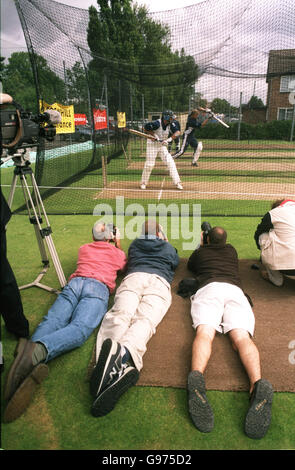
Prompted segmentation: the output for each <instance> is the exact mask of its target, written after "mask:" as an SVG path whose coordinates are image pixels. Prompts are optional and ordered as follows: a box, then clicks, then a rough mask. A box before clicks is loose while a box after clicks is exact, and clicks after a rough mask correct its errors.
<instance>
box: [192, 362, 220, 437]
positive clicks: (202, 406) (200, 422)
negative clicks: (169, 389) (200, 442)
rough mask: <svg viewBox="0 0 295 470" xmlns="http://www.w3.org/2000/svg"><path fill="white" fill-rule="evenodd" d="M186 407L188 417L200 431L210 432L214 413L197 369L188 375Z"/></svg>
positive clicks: (201, 376) (203, 381)
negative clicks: (187, 408)
mask: <svg viewBox="0 0 295 470" xmlns="http://www.w3.org/2000/svg"><path fill="white" fill-rule="evenodd" d="M188 394H189V396H188V407H189V414H190V417H191V419H192V421H193V423H194V425H195V426H196V428H197V429H198V430H199V431H200V432H204V433H207V432H211V431H212V429H213V427H214V414H213V411H212V408H211V406H210V404H209V402H208V400H207V396H206V388H205V380H204V377H203V374H201V372H198V371H192V372H190V374H189V376H188Z"/></svg>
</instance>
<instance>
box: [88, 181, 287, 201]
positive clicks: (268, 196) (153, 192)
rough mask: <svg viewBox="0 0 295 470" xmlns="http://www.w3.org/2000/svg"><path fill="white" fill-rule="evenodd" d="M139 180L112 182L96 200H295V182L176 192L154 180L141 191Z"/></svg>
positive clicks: (188, 187)
mask: <svg viewBox="0 0 295 470" xmlns="http://www.w3.org/2000/svg"><path fill="white" fill-rule="evenodd" d="M139 183H140V182H139V181H138V182H137V181H113V182H111V183H109V185H108V187H107V188H103V189H101V190H100V191H99V192H98V193H97V194H96V195H95V196H94V198H93V199H98V200H99V199H115V198H116V196H124V198H126V199H156V200H161V199H188V200H191V199H237V200H258V199H259V200H266V201H272V200H274V199H278V198H284V197H288V198H295V181H294V183H293V184H291V183H249V182H245V183H243V182H233V183H231V182H222V181H213V182H211V181H200V182H199V181H193V182H187V183H183V190H182V191H181V190H179V189H176V188H175V186H174V185H173V183H172V182H171V180H170V179H168V178H167V180H165V181H151V182H150V183H149V185H148V187H147V189H145V190H142V189H140V188H139Z"/></svg>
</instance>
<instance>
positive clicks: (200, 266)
mask: <svg viewBox="0 0 295 470" xmlns="http://www.w3.org/2000/svg"><path fill="white" fill-rule="evenodd" d="M203 234H204V232H202V234H201V246H200V247H199V248H197V249H196V250H195V251H194V252H193V253H192V255H191V256H190V258H189V260H188V265H187V266H188V269H190V270H191V271H192V272H193V273H194V274H195V275H196V280H197V283H198V290H197V292H196V293H195V295H194V296H192V297H191V316H192V321H193V327H194V328H195V330H196V336H195V339H194V342H193V346H192V363H191V372H190V373H189V375H188V406H189V413H190V416H191V418H192V421H193V423H194V425H195V426H196V428H197V429H198V430H199V431H201V432H210V431H212V429H213V426H214V415H213V410H212V408H211V406H210V404H209V402H208V400H207V396H206V387H205V379H204V375H203V374H204V372H205V369H206V367H207V364H208V361H209V359H210V356H211V350H212V345H213V340H214V337H215V334H216V331H217V332H219V333H224V334H227V333H228V336H229V338H230V340H231V342H232V346H233V348H234V350H236V351H237V352H238V353H239V356H240V359H241V361H242V364H243V366H244V368H245V370H246V372H247V375H248V378H249V382H250V407H249V410H248V413H247V415H246V420H245V433H246V435H247V436H248V437H250V438H253V439H260V438H262V437H263V436H264V435H265V434H266V432H267V430H268V428H269V426H270V422H271V406H272V398H273V390H272V386H271V384H270V383H269V382H268V381H267V380H265V379H262V378H261V368H260V356H259V352H258V349H257V347H256V345H255V344H254V342H253V341H252V338H251V337H252V336H253V334H254V325H255V318H254V314H253V311H252V308H251V306H250V303H249V301H248V298H247V297H246V295H245V294H244V292H243V290H242V285H241V279H240V275H239V265H238V255H237V252H236V250H235V248H234V247H233V246H232V245H230V244H228V243H226V239H227V233H226V231H225V230H224V229H223V228H222V227H214V228H211V229H209V230H208V232H207V233H206V235H207V236H206V239H205V242H206V243H204V236H203ZM220 364H221V365H222V362H221V363H220Z"/></svg>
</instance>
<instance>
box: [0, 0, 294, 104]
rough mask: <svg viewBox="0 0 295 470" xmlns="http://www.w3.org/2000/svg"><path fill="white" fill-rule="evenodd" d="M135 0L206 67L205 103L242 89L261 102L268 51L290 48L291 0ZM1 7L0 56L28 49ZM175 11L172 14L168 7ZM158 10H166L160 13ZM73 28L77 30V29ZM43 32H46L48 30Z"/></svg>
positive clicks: (5, 1) (76, 0)
mask: <svg viewBox="0 0 295 470" xmlns="http://www.w3.org/2000/svg"><path fill="white" fill-rule="evenodd" d="M55 1H58V2H59V3H63V4H66V5H70V6H72V7H78V8H83V9H84V10H87V9H88V7H89V6H90V5H94V6H96V7H97V2H96V0H55ZM135 1H136V3H138V4H141V5H146V6H147V8H148V10H149V11H150V12H151V13H154V12H155V13H154V18H155V19H157V17H158V18H160V19H161V20H162V21H164V22H166V23H167V24H169V25H171V34H172V36H171V41H172V44H173V47H174V49H175V50H181V48H182V47H184V48H185V52H186V53H187V54H190V55H192V56H193V57H194V58H195V60H196V63H197V64H198V65H199V66H200V68H201V67H204V70H206V73H205V74H204V75H203V76H202V77H201V78H200V79H199V80H198V83H197V88H196V91H199V92H201V93H203V94H204V95H205V96H206V98H207V99H208V100H209V101H211V100H212V99H214V98H215V97H216V96H218V97H221V98H225V99H227V100H228V101H230V102H231V103H232V104H234V105H235V106H238V105H239V100H240V93H241V91H243V102H247V101H248V100H249V99H250V97H251V96H252V94H254V93H255V95H256V96H259V97H260V98H261V99H262V100H263V101H264V102H265V98H266V91H267V89H266V81H265V75H264V74H266V71H267V61H268V54H269V50H271V49H293V48H294V36H295V9H294V2H295V0H253V1H252V2H249V1H246V0H234V1H231V0H216V1H214V0H212V1H210V0H135ZM135 1H134V3H135ZM196 4H200V8H193V7H192V8H185V7H190V6H192V5H196ZM0 5H1V55H2V56H4V57H6V58H8V57H9V56H10V55H11V53H12V52H14V51H22V50H23V51H27V47H26V44H25V40H24V36H23V32H22V28H21V24H20V21H19V18H18V14H17V11H16V8H15V4H14V1H13V0H0ZM217 7H218V8H217ZM175 9H179V10H178V14H176V15H175V14H174V13H173V12H169V11H167V10H175ZM159 11H165V13H164V14H161V16H159V14H158V13H157V12H159ZM82 16H84V15H82ZM72 32H73V34H75V30H73V31H72ZM44 35H45V37H46V38H47V36H50V35H47V34H46V31H44ZM84 40H85V38H84ZM75 41H76V38H75V39H74V42H75ZM75 44H76V43H75ZM46 47H47V52H48V54H49V53H50V50H49V49H50V47H51V49H52V51H53V52H52V54H53V57H54V58H55V56H54V54H55V52H54V43H53V42H52V38H51V42H50V37H48V44H47V45H46ZM40 51H41V52H42V49H40V50H39V53H41V52H40ZM48 54H47V59H49V57H48ZM49 55H50V54H49ZM208 66H210V67H211V70H210V68H209V69H208ZM212 67H213V73H212ZM214 67H215V68H216V70H220V71H224V70H230V71H231V72H233V75H226V74H225V75H224V76H223V75H222V73H218V74H217V75H215V70H214ZM248 75H249V78H248ZM231 77H232V78H231ZM239 77H240V78H239ZM257 77H260V78H257ZM256 78H257V79H256Z"/></svg>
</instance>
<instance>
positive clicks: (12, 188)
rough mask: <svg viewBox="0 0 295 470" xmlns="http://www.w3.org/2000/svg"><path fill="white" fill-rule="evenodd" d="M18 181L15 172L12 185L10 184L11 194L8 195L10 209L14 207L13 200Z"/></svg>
mask: <svg viewBox="0 0 295 470" xmlns="http://www.w3.org/2000/svg"><path fill="white" fill-rule="evenodd" d="M16 182H17V175H15V174H14V175H13V180H12V183H11V186H10V192H9V196H8V199H7V204H8V206H9V209H11V207H12V202H13V198H14V193H15V188H16Z"/></svg>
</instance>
